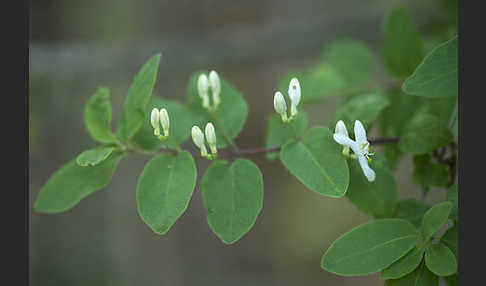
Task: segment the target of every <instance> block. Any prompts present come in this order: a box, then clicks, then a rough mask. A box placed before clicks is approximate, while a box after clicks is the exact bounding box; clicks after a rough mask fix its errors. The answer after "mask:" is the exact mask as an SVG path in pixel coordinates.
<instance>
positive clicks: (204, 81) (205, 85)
mask: <svg viewBox="0 0 486 286" xmlns="http://www.w3.org/2000/svg"><path fill="white" fill-rule="evenodd" d="M210 88H211V92H212V95H213V105H212V106H211V105H210V103H209V89H210ZM197 92H198V94H199V97H201V99H202V106H203V107H204V108H206V109H216V108H217V107H218V105H219V104H220V103H221V98H220V97H219V94H220V93H221V81H220V79H219V76H218V74H217V73H216V72H215V71H211V72H210V73H209V78H208V76H206V75H205V74H201V75H200V76H199V78H198V80H197Z"/></svg>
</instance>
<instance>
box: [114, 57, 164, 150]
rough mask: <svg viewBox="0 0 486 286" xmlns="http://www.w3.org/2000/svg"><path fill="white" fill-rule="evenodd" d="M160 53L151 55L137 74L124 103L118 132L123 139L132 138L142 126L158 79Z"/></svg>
mask: <svg viewBox="0 0 486 286" xmlns="http://www.w3.org/2000/svg"><path fill="white" fill-rule="evenodd" d="M159 62H160V54H156V55H155V56H153V57H151V58H150V59H149V60H148V61H147V62H146V63H145V64H144V65H143V67H142V68H141V69H140V71H139V72H138V73H137V75H136V76H135V79H134V80H133V82H132V84H131V85H130V88H129V89H128V94H127V96H126V98H125V102H124V103H123V109H122V111H121V115H120V120H119V122H118V127H117V134H118V136H119V137H120V139H121V140H123V141H127V140H129V139H130V138H132V137H133V136H134V135H135V134H136V133H137V131H138V129H139V128H140V126H142V123H143V119H144V118H145V108H146V106H147V103H148V102H149V100H150V96H151V95H152V90H153V88H154V85H155V81H156V79H157V71H158V69H159Z"/></svg>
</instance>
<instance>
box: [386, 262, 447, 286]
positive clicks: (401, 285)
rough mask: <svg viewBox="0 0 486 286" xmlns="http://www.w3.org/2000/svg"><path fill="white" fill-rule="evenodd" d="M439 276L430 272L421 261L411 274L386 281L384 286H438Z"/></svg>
mask: <svg viewBox="0 0 486 286" xmlns="http://www.w3.org/2000/svg"><path fill="white" fill-rule="evenodd" d="M438 285H439V276H437V275H435V274H434V273H432V272H430V271H429V269H427V267H426V266H425V262H424V261H423V260H422V263H420V265H419V267H417V268H416V269H415V270H414V271H413V272H412V273H410V274H407V275H405V276H403V277H402V278H398V279H391V280H387V281H386V286H438Z"/></svg>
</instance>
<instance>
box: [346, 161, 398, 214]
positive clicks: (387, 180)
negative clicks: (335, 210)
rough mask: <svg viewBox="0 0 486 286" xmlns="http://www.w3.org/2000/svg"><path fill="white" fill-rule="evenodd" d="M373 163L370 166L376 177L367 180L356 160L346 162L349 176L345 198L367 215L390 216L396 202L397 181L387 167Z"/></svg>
mask: <svg viewBox="0 0 486 286" xmlns="http://www.w3.org/2000/svg"><path fill="white" fill-rule="evenodd" d="M373 163H374V161H373V162H371V164H370V167H371V168H372V169H373V170H374V171H375V173H376V179H375V180H374V181H373V182H369V181H368V180H367V179H366V177H365V175H364V174H363V170H362V169H361V166H360V165H359V162H358V160H350V161H349V162H348V165H349V174H350V178H349V187H348V191H347V192H346V198H348V199H349V200H350V201H351V203H353V204H354V205H355V206H356V207H357V208H358V209H359V210H360V211H362V212H364V213H365V214H367V215H370V216H372V217H375V218H387V217H391V216H392V215H393V212H394V211H395V206H396V204H397V197H398V194H397V183H396V181H395V177H394V176H393V174H392V173H391V172H390V170H389V169H388V168H386V167H385V166H382V165H381V164H373Z"/></svg>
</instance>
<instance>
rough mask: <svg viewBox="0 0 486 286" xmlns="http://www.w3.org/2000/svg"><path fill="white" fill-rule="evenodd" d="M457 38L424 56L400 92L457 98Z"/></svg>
mask: <svg viewBox="0 0 486 286" xmlns="http://www.w3.org/2000/svg"><path fill="white" fill-rule="evenodd" d="M457 72H458V68H457V36H455V37H454V38H453V39H451V40H449V41H447V42H445V43H442V44H441V45H439V46H437V47H436V48H435V49H433V50H432V51H431V52H430V53H429V54H427V56H425V58H424V60H423V61H422V63H421V64H420V65H419V66H418V67H417V69H416V70H415V71H414V73H413V74H412V75H411V76H410V77H408V78H407V79H406V80H405V82H404V83H403V86H402V90H403V91H404V92H405V93H407V94H409V95H416V96H430V97H439V96H457V90H458V88H457Z"/></svg>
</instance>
